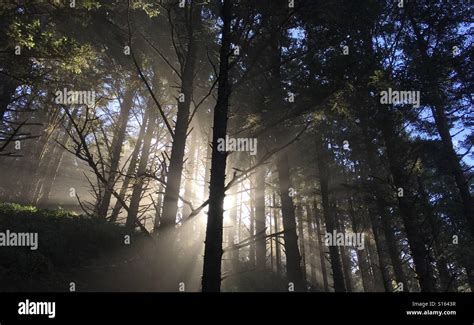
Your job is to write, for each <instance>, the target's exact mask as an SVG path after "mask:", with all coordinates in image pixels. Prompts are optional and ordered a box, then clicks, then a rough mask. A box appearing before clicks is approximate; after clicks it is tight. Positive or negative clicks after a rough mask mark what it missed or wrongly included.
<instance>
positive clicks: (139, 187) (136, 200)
mask: <svg viewBox="0 0 474 325" xmlns="http://www.w3.org/2000/svg"><path fill="white" fill-rule="evenodd" d="M149 109H150V108H149ZM155 126H156V112H155V109H154V108H151V111H150V116H149V119H148V125H147V129H146V133H145V136H144V139H143V148H142V152H141V156H140V162H139V163H138V169H137V173H136V179H135V180H134V183H133V186H132V188H133V190H132V196H131V198H130V206H129V211H128V215H127V220H126V224H125V225H126V227H127V228H133V227H134V226H135V222H136V219H137V217H138V209H139V207H140V199H141V195H142V191H143V183H144V177H143V174H144V173H145V172H146V168H147V165H148V157H149V155H150V149H151V141H152V138H153V134H154V133H155Z"/></svg>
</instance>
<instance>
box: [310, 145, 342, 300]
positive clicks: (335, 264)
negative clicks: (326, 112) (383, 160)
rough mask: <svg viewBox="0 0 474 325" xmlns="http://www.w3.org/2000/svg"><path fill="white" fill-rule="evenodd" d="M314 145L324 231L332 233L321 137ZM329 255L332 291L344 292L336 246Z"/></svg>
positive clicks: (324, 153) (330, 248) (332, 226)
mask: <svg viewBox="0 0 474 325" xmlns="http://www.w3.org/2000/svg"><path fill="white" fill-rule="evenodd" d="M316 146H317V150H318V157H317V162H318V170H319V184H320V190H321V199H322V202H323V215H324V220H325V223H326V232H327V233H330V234H332V233H333V232H334V231H335V230H336V222H335V220H334V212H333V211H331V209H330V207H329V166H328V158H327V155H328V154H327V149H326V148H325V147H324V143H323V141H322V139H320V138H319V137H317V139H316ZM329 256H330V258H331V268H332V276H333V279H334V291H336V292H345V291H346V286H345V284H344V275H343V274H344V273H343V270H342V265H341V259H340V256H339V250H338V247H337V246H334V245H331V246H329Z"/></svg>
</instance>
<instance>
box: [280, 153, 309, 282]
mask: <svg viewBox="0 0 474 325" xmlns="http://www.w3.org/2000/svg"><path fill="white" fill-rule="evenodd" d="M277 171H278V181H279V182H278V185H279V190H280V200H281V213H282V219H283V230H284V235H283V236H284V239H285V255H286V273H287V277H288V281H289V282H292V283H293V284H294V289H295V291H304V290H305V286H304V279H303V272H302V270H301V255H300V251H299V248H298V236H297V234H296V217H295V207H294V205H293V200H292V199H291V197H290V193H289V192H290V187H291V185H290V184H291V181H290V166H289V162H288V154H287V153H286V152H283V153H282V154H280V157H279V158H278V161H277Z"/></svg>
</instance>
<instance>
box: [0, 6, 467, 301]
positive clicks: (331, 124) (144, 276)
mask: <svg viewBox="0 0 474 325" xmlns="http://www.w3.org/2000/svg"><path fill="white" fill-rule="evenodd" d="M469 9H470V6H469V2H468V1H450V2H447V1H441V0H439V1H405V2H404V1H403V0H397V1H394V0H393V1H375V0H374V1H372V0H367V1H345V0H335V1H318V0H294V1H287V0H272V1H270V0H259V1H256V0H255V1H250V0H248V1H247V0H240V1H237V0H236V1H232V0H222V1H217V0H216V1H197V0H180V1H178V0H177V1H169V0H168V1H158V0H141V1H132V0H121V1H98V0H82V1H81V0H77V1H69V0H58V1H56V0H49V1H39V0H31V1H21V0H18V1H17V0H2V2H1V3H0V44H1V51H0V118H1V124H0V201H1V202H2V203H1V204H0V228H1V229H0V230H1V231H5V230H6V229H9V231H11V232H32V233H33V232H34V233H36V232H37V233H38V241H39V242H40V243H41V244H40V245H39V246H38V249H37V250H35V251H28V252H26V251H25V250H24V249H23V248H18V247H0V261H1V262H0V265H1V264H4V265H3V266H2V267H4V269H6V270H7V271H5V272H3V271H2V272H3V273H4V274H3V276H2V277H3V278H4V281H3V282H0V290H1V289H2V288H1V286H8V288H9V289H10V290H28V289H32V288H41V290H54V289H58V288H59V289H61V288H64V290H70V288H71V287H72V286H71V283H74V286H73V287H74V288H75V289H74V290H78V291H79V290H91V291H95V290H112V291H115V290H131V291H135V290H145V291H204V292H216V291H325V292H330V291H336V292H355V291H364V292H373V291H383V292H394V291H426V292H432V291H441V292H445V291H471V290H472V288H473V286H474V245H473V238H474V213H473V209H474V204H473V200H472V162H473V160H472V159H473V154H472V151H471V147H472V143H473V134H472V124H473V119H472V118H473V115H472V89H473V83H472V80H474V78H473V70H472V68H473V66H474V65H473V64H472V53H473V52H472V50H473V48H472V39H473V35H472V28H473V26H472V23H470V21H472V17H471V15H470V13H469ZM328 236H329V237H330V239H328V238H329V237H328ZM81 237H82V238H81ZM85 238H87V240H86V239H85ZM339 239H340V240H339ZM53 243H54V244H53ZM101 245H102V246H101ZM22 249H23V250H22ZM20 251H21V254H22V255H21V256H23V257H22V259H21V261H20V260H17V262H16V264H12V265H13V266H12V265H7V264H5V263H7V262H6V261H11V260H12V256H14V255H15V254H19V253H18V252H20ZM71 252H74V254H73V255H71ZM5 256H6V257H5ZM76 256H77V258H76ZM1 257H3V258H1ZM22 263H23V264H22ZM23 268H30V269H31V270H33V271H32V273H31V274H30V275H29V279H33V280H31V281H30V282H22V283H23V284H22V285H18V286H15V283H20V282H21V281H22V279H21V276H20V275H21V274H22V273H18V272H17V271H19V270H20V269H23ZM42 270H43V271H44V274H46V273H48V274H50V278H48V279H49V280H44V281H46V282H42V283H43V286H38V283H39V282H41V281H42V280H40V279H42V278H41V276H44V274H43V273H41V272H43V271H42ZM45 270H47V271H45ZM51 270H54V272H52V271H51ZM40 273H41V274H40ZM19 274H20V275H19ZM18 277H20V278H18ZM53 278H54V279H53ZM53 280H54V281H53ZM15 281H18V282H15ZM25 283H26V284H25ZM61 283H62V284H61ZM30 285H31V287H29V286H30ZM4 289H5V288H4Z"/></svg>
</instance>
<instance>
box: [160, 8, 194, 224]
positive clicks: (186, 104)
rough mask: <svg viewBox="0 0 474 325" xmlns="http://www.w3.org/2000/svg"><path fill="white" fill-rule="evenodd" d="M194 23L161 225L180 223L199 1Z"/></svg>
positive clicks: (183, 76) (183, 75) (190, 33)
mask: <svg viewBox="0 0 474 325" xmlns="http://www.w3.org/2000/svg"><path fill="white" fill-rule="evenodd" d="M191 16H192V17H193V18H192V23H191V27H188V29H190V30H189V31H188V34H189V35H190V39H189V43H188V48H187V52H186V58H185V62H184V68H183V74H182V79H181V80H182V84H181V94H182V95H183V96H184V100H182V101H181V100H179V101H178V113H177V116H176V126H175V128H174V138H173V145H172V147H171V158H170V164H169V168H168V174H167V181H166V189H165V195H164V198H163V212H162V218H161V219H162V222H161V224H160V228H163V229H165V228H167V229H173V227H174V226H175V224H176V215H177V213H178V199H179V190H180V186H181V177H182V172H183V162H184V151H185V148H186V138H187V135H188V134H187V133H188V126H189V115H190V107H191V101H192V98H193V83H194V70H195V65H196V58H197V45H198V42H197V35H199V30H200V25H201V5H195V8H194V9H193V12H192V13H191Z"/></svg>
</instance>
